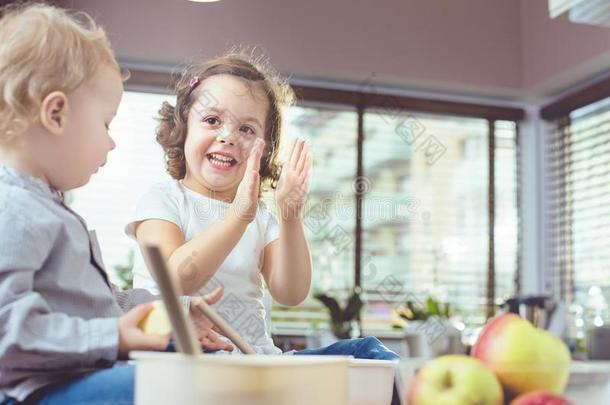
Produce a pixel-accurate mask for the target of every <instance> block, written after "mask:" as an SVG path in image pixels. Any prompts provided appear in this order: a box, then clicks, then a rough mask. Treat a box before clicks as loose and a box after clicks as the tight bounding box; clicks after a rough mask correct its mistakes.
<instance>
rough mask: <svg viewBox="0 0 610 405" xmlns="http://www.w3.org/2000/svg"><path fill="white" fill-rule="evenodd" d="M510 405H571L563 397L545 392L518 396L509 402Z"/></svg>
mask: <svg viewBox="0 0 610 405" xmlns="http://www.w3.org/2000/svg"><path fill="white" fill-rule="evenodd" d="M510 405H572V403H571V402H570V401H568V400H567V399H565V398H564V397H560V396H557V395H554V394H551V393H548V392H545V391H534V392H530V393H527V394H523V395H520V396H518V397H517V398H515V399H513V400H512V401H510Z"/></svg>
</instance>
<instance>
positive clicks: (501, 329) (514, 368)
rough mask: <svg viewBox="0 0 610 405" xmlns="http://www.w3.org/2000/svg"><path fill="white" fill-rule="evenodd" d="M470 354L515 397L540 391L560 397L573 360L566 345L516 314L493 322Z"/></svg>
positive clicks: (497, 318)
mask: <svg viewBox="0 0 610 405" xmlns="http://www.w3.org/2000/svg"><path fill="white" fill-rule="evenodd" d="M471 355H472V356H474V357H476V358H478V359H479V360H481V361H482V362H483V363H485V365H487V367H489V368H490V369H491V370H493V372H494V373H496V375H497V376H498V378H499V379H500V382H501V383H502V385H503V386H504V388H506V389H507V390H509V391H511V392H512V393H513V394H516V395H519V394H524V393H527V392H531V391H538V390H544V391H548V392H550V393H552V394H557V395H559V394H561V393H563V390H564V389H565V387H566V385H567V382H568V377H569V373H570V370H569V368H570V360H571V358H570V351H569V350H568V347H567V345H566V344H565V343H564V342H563V341H562V340H561V339H559V338H558V337H556V336H554V335H552V334H551V333H549V332H547V331H545V330H542V329H538V328H536V327H535V326H534V325H532V324H531V323H530V322H528V321H527V320H525V319H523V318H521V317H519V316H518V315H516V314H504V315H500V316H497V317H495V318H493V319H491V320H490V321H489V322H488V323H487V325H485V327H484V328H483V330H482V331H481V334H480V335H479V338H478V339H477V342H476V343H475V345H474V346H473V348H472V352H471Z"/></svg>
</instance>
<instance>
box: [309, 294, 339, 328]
mask: <svg viewBox="0 0 610 405" xmlns="http://www.w3.org/2000/svg"><path fill="white" fill-rule="evenodd" d="M314 298H315V299H317V300H318V301H320V302H321V303H322V304H324V305H325V306H326V308H327V309H328V311H329V313H330V319H331V322H332V323H341V322H342V319H343V317H342V316H341V308H340V307H339V303H338V302H337V300H336V299H334V298H333V297H329V296H328V295H326V294H316V295H314Z"/></svg>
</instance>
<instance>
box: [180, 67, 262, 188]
mask: <svg viewBox="0 0 610 405" xmlns="http://www.w3.org/2000/svg"><path fill="white" fill-rule="evenodd" d="M196 94H197V95H198V96H197V100H196V101H195V102H194V103H193V106H192V107H191V110H190V111H189V117H188V133H187V136H186V142H185V145H184V154H185V159H186V176H185V178H184V182H185V184H186V185H187V186H188V187H189V188H191V189H194V190H195V191H198V192H201V193H203V194H206V195H208V196H209V195H210V194H211V193H212V192H213V193H214V194H215V197H216V198H220V199H224V198H223V197H225V196H226V197H227V198H228V199H232V198H233V196H234V194H235V192H236V190H237V187H238V186H239V183H240V182H241V180H242V178H243V176H244V172H245V169H246V161H247V160H248V156H249V154H250V150H251V149H252V146H253V145H254V141H255V140H256V138H261V139H264V136H265V131H266V128H265V122H266V117H267V111H268V109H269V105H268V101H267V98H266V96H265V93H264V91H263V89H262V88H261V87H260V86H256V85H253V84H251V83H250V82H248V81H246V80H244V79H240V78H238V77H235V76H231V75H215V76H212V77H210V78H207V79H205V80H204V81H203V82H202V83H201V84H200V85H199V86H198V87H197V90H196Z"/></svg>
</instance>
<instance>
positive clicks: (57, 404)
mask: <svg viewBox="0 0 610 405" xmlns="http://www.w3.org/2000/svg"><path fill="white" fill-rule="evenodd" d="M168 351H173V346H172V345H170V347H168ZM294 354H295V355H351V356H354V357H355V358H358V359H378V360H396V359H398V356H397V355H396V353H394V352H392V351H391V350H389V349H387V348H386V347H385V346H384V345H383V344H382V343H381V342H380V341H379V340H378V339H377V338H374V337H365V338H360V339H347V340H340V341H338V342H336V343H333V344H332V345H330V346H327V347H322V348H320V349H306V350H301V351H299V352H295V353H294ZM134 371H135V369H134V366H133V365H128V364H120V365H115V366H114V367H112V368H108V369H105V370H100V371H96V372H94V373H92V374H89V375H88V376H86V377H83V378H80V379H78V380H75V381H72V382H69V383H66V384H64V385H61V386H59V387H55V388H53V389H51V390H50V391H47V392H46V393H45V394H44V395H42V397H41V399H39V401H40V402H38V403H39V404H41V405H64V404H90V405H111V404H115V405H127V404H133V400H134V382H135V378H134V376H135V373H134ZM2 404H17V402H15V401H12V400H11V399H8V400H5V401H4V402H2Z"/></svg>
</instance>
